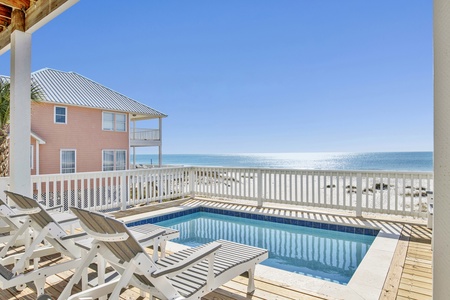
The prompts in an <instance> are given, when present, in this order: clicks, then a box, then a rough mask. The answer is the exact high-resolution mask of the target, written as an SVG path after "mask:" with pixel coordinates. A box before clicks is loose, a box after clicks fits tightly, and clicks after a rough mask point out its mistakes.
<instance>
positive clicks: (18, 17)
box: [0, 0, 78, 55]
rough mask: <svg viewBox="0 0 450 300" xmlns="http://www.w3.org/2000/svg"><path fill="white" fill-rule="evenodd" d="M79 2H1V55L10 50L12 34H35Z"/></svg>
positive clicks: (56, 0) (66, 0)
mask: <svg viewBox="0 0 450 300" xmlns="http://www.w3.org/2000/svg"><path fill="white" fill-rule="evenodd" d="M76 2H78V0H0V55H1V54H3V53H5V52H6V51H8V50H9V48H10V43H11V33H12V32H13V31H14V30H15V29H18V30H21V31H25V32H28V33H33V32H34V31H36V30H37V29H39V28H40V27H42V26H43V25H44V24H46V23H47V22H48V21H50V20H51V19H53V18H54V17H56V16H57V15H59V14H60V13H61V12H63V11H65V10H66V9H67V8H69V7H70V6H72V5H73V4H75V3H76Z"/></svg>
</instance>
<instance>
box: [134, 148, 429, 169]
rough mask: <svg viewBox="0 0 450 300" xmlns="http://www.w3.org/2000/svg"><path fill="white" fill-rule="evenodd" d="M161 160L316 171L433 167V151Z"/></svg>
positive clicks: (152, 159)
mask: <svg viewBox="0 0 450 300" xmlns="http://www.w3.org/2000/svg"><path fill="white" fill-rule="evenodd" d="M131 161H132V157H131ZM162 161H163V165H184V166H216V167H248V168H275V169H315V170H387V171H432V170H433V152H368V153H244V154H163V159H162ZM136 164H145V165H157V164H158V155H156V154H137V155H136Z"/></svg>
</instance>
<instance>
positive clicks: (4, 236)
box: [0, 199, 79, 257]
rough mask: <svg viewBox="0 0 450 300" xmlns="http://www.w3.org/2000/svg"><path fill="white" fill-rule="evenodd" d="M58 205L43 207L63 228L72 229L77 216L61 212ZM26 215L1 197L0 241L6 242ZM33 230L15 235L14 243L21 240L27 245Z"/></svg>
mask: <svg viewBox="0 0 450 300" xmlns="http://www.w3.org/2000/svg"><path fill="white" fill-rule="evenodd" d="M58 209H59V207H54V208H45V210H46V211H47V212H49V213H50V214H51V215H52V217H53V218H54V219H55V220H56V221H57V222H58V223H59V224H60V225H61V226H63V227H64V228H65V229H73V227H74V226H75V225H76V224H77V223H79V222H78V218H77V217H76V216H74V215H73V214H69V213H62V212H59V211H56V210H58ZM27 216H28V215H27V214H24V213H22V212H21V211H20V209H16V208H15V207H11V206H9V205H8V204H7V203H6V202H4V201H3V200H2V199H0V234H1V236H0V243H1V244H6V243H7V242H8V241H9V240H10V239H11V237H12V236H13V235H14V233H16V232H17V231H18V230H19V229H20V227H21V226H22V225H23V224H24V222H26V220H25V219H26V217H27ZM32 233H33V232H32V231H30V230H28V231H26V232H24V233H23V234H22V237H15V240H16V244H17V241H18V240H22V238H23V242H20V243H22V244H25V246H26V247H27V246H28V244H27V242H29V241H30V239H31V234H32ZM20 243H19V244H20ZM10 246H11V245H9V246H8V247H6V248H4V249H2V251H0V257H4V256H5V255H6V253H7V251H8V250H9V247H10Z"/></svg>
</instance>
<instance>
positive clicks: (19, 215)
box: [8, 214, 28, 218]
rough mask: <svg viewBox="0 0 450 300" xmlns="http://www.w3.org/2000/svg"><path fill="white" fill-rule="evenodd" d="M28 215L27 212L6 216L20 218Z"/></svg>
mask: <svg viewBox="0 0 450 300" xmlns="http://www.w3.org/2000/svg"><path fill="white" fill-rule="evenodd" d="M26 216H28V215H27V214H15V215H10V216H8V217H9V218H22V217H26Z"/></svg>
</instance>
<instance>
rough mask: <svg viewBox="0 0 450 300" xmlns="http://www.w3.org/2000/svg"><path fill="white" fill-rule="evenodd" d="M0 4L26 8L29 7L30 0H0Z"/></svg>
mask: <svg viewBox="0 0 450 300" xmlns="http://www.w3.org/2000/svg"><path fill="white" fill-rule="evenodd" d="M0 4H3V5H6V6H9V7H12V8H16V9H28V8H29V7H30V0H0Z"/></svg>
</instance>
